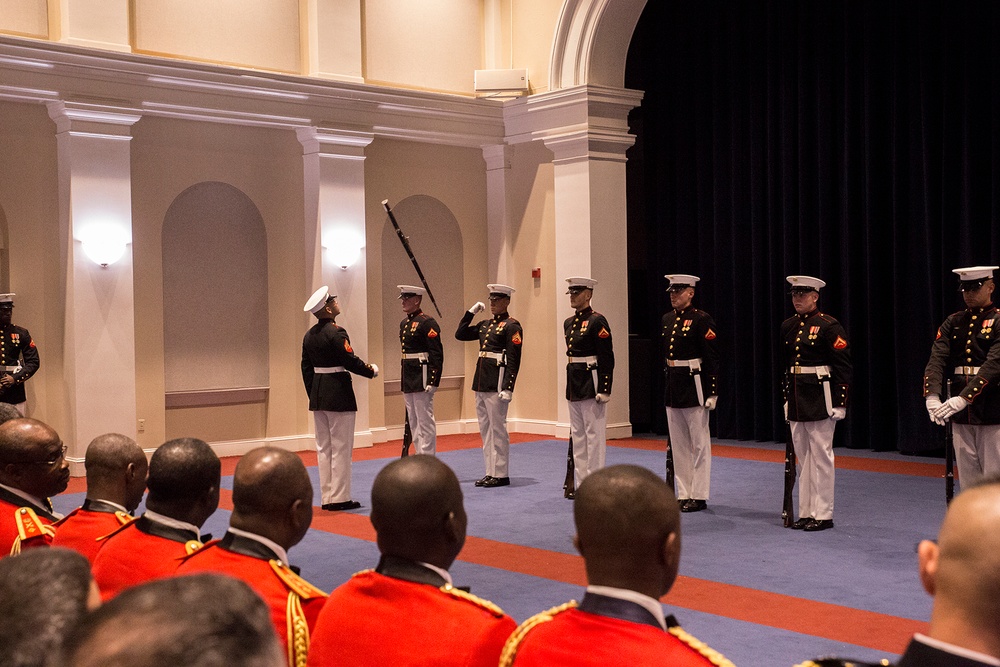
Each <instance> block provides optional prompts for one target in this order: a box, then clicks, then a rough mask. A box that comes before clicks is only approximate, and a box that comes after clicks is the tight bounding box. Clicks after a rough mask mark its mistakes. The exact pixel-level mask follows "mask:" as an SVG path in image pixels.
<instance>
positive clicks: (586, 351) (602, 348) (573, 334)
mask: <svg viewBox="0 0 1000 667" xmlns="http://www.w3.org/2000/svg"><path fill="white" fill-rule="evenodd" d="M563 331H564V333H565V334H566V355H567V356H569V357H596V358H597V364H596V366H595V365H594V364H593V363H588V364H583V363H572V364H571V363H567V364H566V398H567V400H570V401H583V400H586V399H588V398H594V397H595V396H597V394H610V393H611V382H612V380H613V379H614V371H615V351H614V346H613V345H612V342H611V326H610V325H609V324H608V320H607V319H606V318H605V317H604V315H601V314H600V313H598V312H595V311H594V309H593V308H591V307H589V306H588V307H587V308H584V309H583V310H581V311H580V312H578V313H576V314H575V315H573V316H572V317H568V318H566V321H565V322H563ZM595 369H596V370H597V386H596V387H595V386H594V370H595Z"/></svg>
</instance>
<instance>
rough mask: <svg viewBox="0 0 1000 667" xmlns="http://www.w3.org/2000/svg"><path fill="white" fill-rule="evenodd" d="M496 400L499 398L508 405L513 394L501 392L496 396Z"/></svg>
mask: <svg viewBox="0 0 1000 667" xmlns="http://www.w3.org/2000/svg"><path fill="white" fill-rule="evenodd" d="M497 398H499V399H500V400H501V401H503V402H504V403H510V401H511V399H513V398H514V392H512V391H501V392H500V393H498V394H497Z"/></svg>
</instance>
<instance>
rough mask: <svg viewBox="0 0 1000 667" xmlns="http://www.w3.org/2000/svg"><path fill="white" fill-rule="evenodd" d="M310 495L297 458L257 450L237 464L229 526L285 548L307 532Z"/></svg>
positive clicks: (277, 451) (274, 450)
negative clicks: (259, 536)
mask: <svg viewBox="0 0 1000 667" xmlns="http://www.w3.org/2000/svg"><path fill="white" fill-rule="evenodd" d="M312 495H313V488H312V482H311V481H310V480H309V473H308V472H306V467H305V465H304V464H303V463H302V460H301V459H300V458H299V457H298V456H296V455H295V454H293V453H291V452H287V451H285V450H283V449H278V448H276V447H258V448H257V449H254V450H251V451H249V452H247V453H246V454H244V455H243V457H242V458H241V459H240V462H239V463H237V464H236V472H235V473H234V475H233V516H232V518H231V519H230V524H231V525H232V526H233V527H234V528H239V529H241V530H247V531H250V532H252V533H256V534H258V535H263V536H265V537H267V538H269V539H271V540H273V541H274V542H276V543H278V544H280V545H281V546H282V547H284V548H286V549H287V548H289V547H291V546H293V545H294V544H297V543H298V542H299V541H300V540H301V539H302V538H303V536H305V533H306V531H307V530H308V529H309V524H310V523H311V522H312Z"/></svg>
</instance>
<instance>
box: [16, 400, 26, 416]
mask: <svg viewBox="0 0 1000 667" xmlns="http://www.w3.org/2000/svg"><path fill="white" fill-rule="evenodd" d="M13 405H14V407H15V408H17V411H18V412H20V413H21V416H22V417H23V416H24V408H26V407H27V405H28V402H27V401H24V402H23V403H14V404H13Z"/></svg>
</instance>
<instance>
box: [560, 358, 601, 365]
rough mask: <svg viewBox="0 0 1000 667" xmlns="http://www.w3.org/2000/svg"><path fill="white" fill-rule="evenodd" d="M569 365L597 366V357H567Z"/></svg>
mask: <svg viewBox="0 0 1000 667" xmlns="http://www.w3.org/2000/svg"><path fill="white" fill-rule="evenodd" d="M566 363H568V364H596V363H597V357H566Z"/></svg>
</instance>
